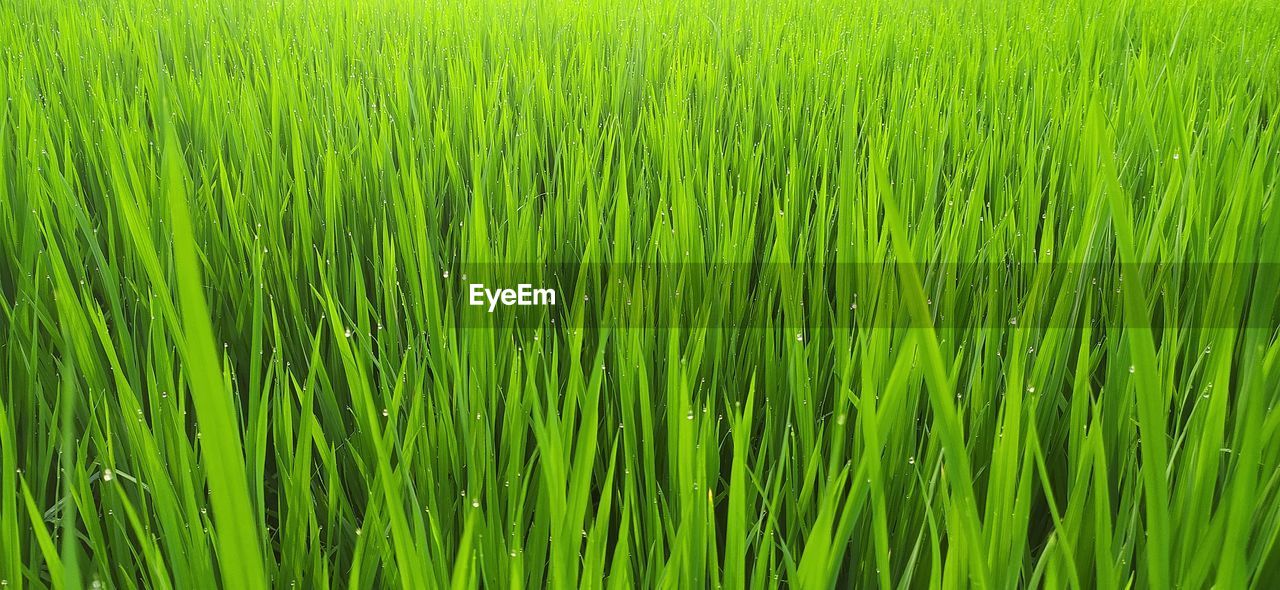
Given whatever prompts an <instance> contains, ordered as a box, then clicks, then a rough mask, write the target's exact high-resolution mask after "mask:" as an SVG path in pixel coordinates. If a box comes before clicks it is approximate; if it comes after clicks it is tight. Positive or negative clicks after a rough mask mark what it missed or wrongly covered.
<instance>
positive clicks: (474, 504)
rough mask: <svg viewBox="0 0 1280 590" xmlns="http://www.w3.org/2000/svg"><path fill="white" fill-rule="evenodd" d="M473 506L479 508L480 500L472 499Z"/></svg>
mask: <svg viewBox="0 0 1280 590" xmlns="http://www.w3.org/2000/svg"><path fill="white" fill-rule="evenodd" d="M471 507H472V508H479V507H480V500H472V501H471Z"/></svg>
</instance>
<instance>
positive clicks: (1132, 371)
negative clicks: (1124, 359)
mask: <svg viewBox="0 0 1280 590" xmlns="http://www.w3.org/2000/svg"><path fill="white" fill-rule="evenodd" d="M1137 370H1138V368H1137V367H1135V366H1133V365H1129V372H1130V373H1134V372H1136V371H1137Z"/></svg>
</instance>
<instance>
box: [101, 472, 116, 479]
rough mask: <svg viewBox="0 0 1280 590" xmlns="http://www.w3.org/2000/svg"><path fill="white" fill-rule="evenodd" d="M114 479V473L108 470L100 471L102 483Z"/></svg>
mask: <svg viewBox="0 0 1280 590" xmlns="http://www.w3.org/2000/svg"><path fill="white" fill-rule="evenodd" d="M115 478H116V474H115V472H114V471H111V470H110V469H103V470H102V481H111V480H113V479H115Z"/></svg>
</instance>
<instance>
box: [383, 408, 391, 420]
mask: <svg viewBox="0 0 1280 590" xmlns="http://www.w3.org/2000/svg"><path fill="white" fill-rule="evenodd" d="M390 414H391V413H390V412H388V411H387V409H386V408H382V417H383V418H386V417H387V416H389V415H390Z"/></svg>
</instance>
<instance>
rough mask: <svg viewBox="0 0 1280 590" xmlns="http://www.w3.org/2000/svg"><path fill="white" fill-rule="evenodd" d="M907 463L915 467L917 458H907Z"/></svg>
mask: <svg viewBox="0 0 1280 590" xmlns="http://www.w3.org/2000/svg"><path fill="white" fill-rule="evenodd" d="M907 463H908V464H910V465H915V464H916V458H915V457H907Z"/></svg>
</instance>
